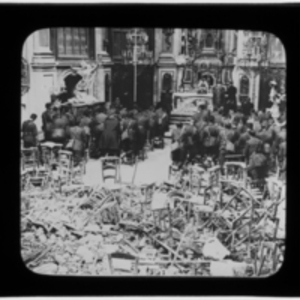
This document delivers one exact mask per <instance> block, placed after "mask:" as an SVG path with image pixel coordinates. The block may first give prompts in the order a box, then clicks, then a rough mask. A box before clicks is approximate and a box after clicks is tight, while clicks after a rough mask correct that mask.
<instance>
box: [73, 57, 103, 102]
mask: <svg viewBox="0 0 300 300" xmlns="http://www.w3.org/2000/svg"><path fill="white" fill-rule="evenodd" d="M98 67H99V65H98V64H94V65H92V64H88V63H87V62H85V61H82V62H81V68H79V69H75V71H76V73H77V74H78V75H80V76H81V77H82V78H81V80H80V81H79V82H78V83H77V84H76V86H75V89H74V95H75V97H76V98H78V99H82V98H83V97H84V96H85V95H87V94H88V91H89V89H90V88H91V87H92V84H93V82H94V77H95V75H96V70H97V69H98Z"/></svg>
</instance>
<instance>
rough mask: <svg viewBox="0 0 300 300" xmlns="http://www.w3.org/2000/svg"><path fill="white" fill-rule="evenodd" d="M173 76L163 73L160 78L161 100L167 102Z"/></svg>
mask: <svg viewBox="0 0 300 300" xmlns="http://www.w3.org/2000/svg"><path fill="white" fill-rule="evenodd" d="M172 80H173V78H172V75H171V74H170V73H165V74H164V76H163V78H162V90H161V102H162V103H169V102H170V99H171V98H172V88H173V82H172Z"/></svg>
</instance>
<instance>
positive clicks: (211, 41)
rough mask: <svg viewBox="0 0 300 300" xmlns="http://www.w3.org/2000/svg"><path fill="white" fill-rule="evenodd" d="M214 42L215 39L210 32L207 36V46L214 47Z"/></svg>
mask: <svg viewBox="0 0 300 300" xmlns="http://www.w3.org/2000/svg"><path fill="white" fill-rule="evenodd" d="M213 43H214V39H213V36H212V34H211V33H208V34H207V36H206V38H205V48H212V47H213Z"/></svg>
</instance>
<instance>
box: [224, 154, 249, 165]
mask: <svg viewBox="0 0 300 300" xmlns="http://www.w3.org/2000/svg"><path fill="white" fill-rule="evenodd" d="M224 160H225V162H243V163H244V162H245V161H246V159H245V155H242V154H226V155H225V157H224Z"/></svg>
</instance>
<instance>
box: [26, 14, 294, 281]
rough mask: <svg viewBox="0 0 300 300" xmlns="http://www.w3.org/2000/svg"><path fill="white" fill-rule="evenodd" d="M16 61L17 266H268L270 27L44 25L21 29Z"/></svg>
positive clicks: (274, 254)
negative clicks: (18, 91)
mask: <svg viewBox="0 0 300 300" xmlns="http://www.w3.org/2000/svg"><path fill="white" fill-rule="evenodd" d="M253 22H255V20H254V21H253ZM20 26H21V25H20ZM20 59H21V66H22V70H21V93H22V94H21V98H20V105H21V107H20V110H21V129H20V130H21V149H20V156H21V158H20V161H21V164H20V181H21V191H20V192H21V197H20V199H21V200H20V224H21V235H20V238H21V249H20V251H21V257H22V260H23V263H24V265H25V266H26V268H27V269H29V270H30V271H31V272H33V273H36V274H42V275H44V274H47V275H50V276H51V275H53V276H54V275H55V276H58V275H59V276H99V277H101V276H102V277H104V276H106V277H107V276H141V277H142V276H152V277H225V278H233V277H242V278H260V277H270V276H272V275H274V274H276V273H277V272H278V271H279V270H280V268H281V267H282V265H283V263H284V259H285V241H286V156H287V155H286V52H285V47H284V44H283V43H282V41H281V40H280V38H279V37H278V36H276V35H275V34H273V33H270V32H266V31H249V30H245V29H243V28H240V29H224V28H221V29H220V28H211V29H207V28H204V29H203V28H162V27H157V28H148V27H145V28H142V27H136V28H125V27H121V28H114V27H49V28H41V29H39V30H36V31H34V32H33V33H32V34H31V35H29V36H28V37H27V39H26V41H25V42H24V44H23V49H22V57H21V58H20ZM295 200H297V199H295Z"/></svg>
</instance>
